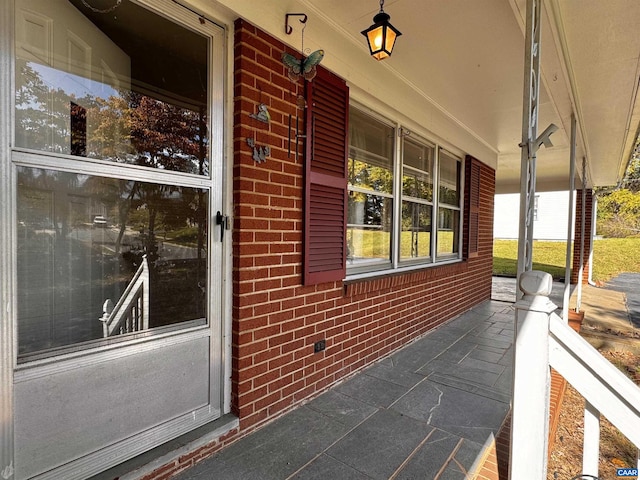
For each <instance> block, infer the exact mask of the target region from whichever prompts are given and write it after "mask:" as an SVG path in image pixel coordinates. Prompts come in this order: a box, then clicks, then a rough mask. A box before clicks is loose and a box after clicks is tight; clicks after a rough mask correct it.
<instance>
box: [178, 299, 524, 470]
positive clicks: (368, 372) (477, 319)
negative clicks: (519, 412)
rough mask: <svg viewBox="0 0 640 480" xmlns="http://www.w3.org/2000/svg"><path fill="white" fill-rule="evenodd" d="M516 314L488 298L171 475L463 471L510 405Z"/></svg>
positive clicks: (471, 466) (508, 306)
mask: <svg viewBox="0 0 640 480" xmlns="http://www.w3.org/2000/svg"><path fill="white" fill-rule="evenodd" d="M514 318H515V313H514V309H513V304H511V303H504V302H496V301H486V302H484V303H482V304H481V305H479V306H477V307H475V308H474V309H472V310H470V311H468V312H466V313H464V314H462V315H460V316H459V317H457V318H455V319H453V320H451V321H450V322H448V323H447V324H445V325H443V326H441V327H439V328H438V329H436V330H435V331H433V332H431V333H429V334H428V335H426V336H424V337H423V338H421V339H419V340H417V341H415V342H413V343H411V344H410V345H408V346H407V347H404V348H403V349H402V350H400V351H398V352H396V353H394V354H393V355H391V356H390V357H387V358H385V359H383V360H381V361H379V362H377V363H375V364H373V365H372V366H370V367H368V368H367V369H365V370H363V371H362V372H360V373H358V374H356V375H355V376H353V377H351V378H350V379H348V380H347V381H345V382H343V383H341V384H339V385H337V386H336V387H334V388H333V389H331V390H329V391H327V392H326V393H324V394H322V395H320V396H319V397H317V398H315V399H314V400H311V401H309V402H308V403H306V404H304V405H303V406H300V407H298V408H296V409H295V410H293V411H292V412H290V413H288V414H286V415H284V416H283V417H281V418H279V419H277V420H275V421H274V422H272V423H270V424H268V425H267V426H265V427H263V428H262V429H260V430H258V431H257V432H255V433H253V434H251V435H248V436H247V437H245V438H243V439H240V440H239V441H237V442H236V443H234V444H232V445H230V446H229V447H227V448H226V449H224V450H222V451H220V452H218V453H217V454H215V455H214V456H212V457H211V458H209V459H207V460H204V461H202V462H201V463H199V464H197V465H196V466H195V467H193V468H191V469H189V470H187V471H185V472H183V473H182V474H180V475H178V476H177V477H175V478H176V479H178V480H196V479H198V480H205V479H216V480H218V479H220V480H227V479H230V480H231V479H242V480H247V479H256V480H269V479H273V480H283V479H323V480H325V479H330V480H337V479H349V480H351V479H354V480H357V479H391V478H393V479H437V480H457V479H465V478H471V477H470V476H469V475H468V473H469V472H472V471H473V470H474V468H475V467H476V465H477V463H478V462H479V460H480V458H479V457H480V456H481V454H482V452H483V449H484V446H485V444H486V443H487V442H488V441H490V440H491V438H492V436H495V435H496V434H497V432H498V429H499V428H500V426H501V424H502V422H503V420H504V418H505V416H506V414H507V413H508V411H509V402H510V395H511V382H512V378H511V377H512V348H511V346H512V342H513V333H514V332H513V325H514Z"/></svg>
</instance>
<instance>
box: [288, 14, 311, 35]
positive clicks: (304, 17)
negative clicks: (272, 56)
mask: <svg viewBox="0 0 640 480" xmlns="http://www.w3.org/2000/svg"><path fill="white" fill-rule="evenodd" d="M289 17H303V18H302V19H301V20H300V23H307V14H306V13H287V14H286V15H285V20H284V33H286V34H287V35H291V33H293V27H292V26H291V25H289Z"/></svg>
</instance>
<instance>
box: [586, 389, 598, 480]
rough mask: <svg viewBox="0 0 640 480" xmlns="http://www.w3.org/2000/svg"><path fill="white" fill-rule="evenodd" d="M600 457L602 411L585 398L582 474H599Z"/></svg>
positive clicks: (595, 475)
mask: <svg viewBox="0 0 640 480" xmlns="http://www.w3.org/2000/svg"><path fill="white" fill-rule="evenodd" d="M599 458H600V412H599V411H598V409H597V408H596V407H594V406H593V405H591V404H590V403H589V400H586V399H585V406H584V440H583V447H582V474H583V475H593V476H594V477H597V476H598V460H599Z"/></svg>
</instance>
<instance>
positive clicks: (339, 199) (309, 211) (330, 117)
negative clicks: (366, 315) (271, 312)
mask: <svg viewBox="0 0 640 480" xmlns="http://www.w3.org/2000/svg"><path fill="white" fill-rule="evenodd" d="M306 99H307V112H306V139H307V141H306V152H305V194H304V195H305V203H304V279H303V281H304V284H305V285H314V284H317V283H322V282H330V281H336V280H342V279H343V278H344V277H345V275H346V228H347V223H346V219H347V135H348V118H349V117H348V111H349V89H348V87H347V85H346V83H345V82H344V81H343V80H342V79H340V78H338V77H336V76H335V75H333V74H332V73H330V72H328V71H327V70H326V69H323V68H319V69H318V74H317V75H316V77H315V78H314V79H313V81H311V82H306Z"/></svg>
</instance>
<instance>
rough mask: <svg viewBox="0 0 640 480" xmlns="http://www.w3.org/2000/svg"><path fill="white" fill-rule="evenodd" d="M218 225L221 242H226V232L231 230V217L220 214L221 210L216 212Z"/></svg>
mask: <svg viewBox="0 0 640 480" xmlns="http://www.w3.org/2000/svg"><path fill="white" fill-rule="evenodd" d="M216 225H220V241H221V242H222V241H223V240H224V231H225V230H226V229H228V228H229V216H228V215H223V214H222V213H220V210H218V211H217V212H216Z"/></svg>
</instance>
